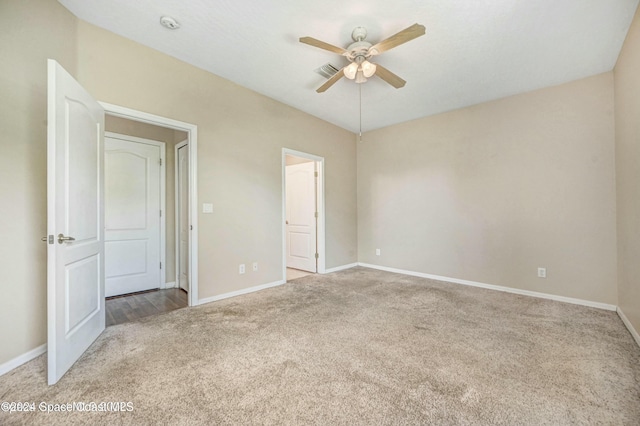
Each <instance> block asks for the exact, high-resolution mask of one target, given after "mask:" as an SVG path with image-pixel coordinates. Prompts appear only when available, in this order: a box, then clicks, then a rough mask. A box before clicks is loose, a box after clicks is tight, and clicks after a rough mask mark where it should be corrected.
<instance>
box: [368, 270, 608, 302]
mask: <svg viewBox="0 0 640 426" xmlns="http://www.w3.org/2000/svg"><path fill="white" fill-rule="evenodd" d="M358 265H359V266H364V267H365V268H371V269H379V270H381V271H387V272H395V273H397V274H404V275H411V276H414V277H420V278H429V279H432V280H438V281H446V282H450V283H455V284H462V285H468V286H472V287H480V288H486V289H489V290H497V291H504V292H506V293H514V294H520V295H523V296H531V297H538V298H540V299H549V300H555V301H557V302H565V303H571V304H574V305H582V306H588V307H590V308H598V309H604V310H607V311H615V310H616V308H617V306H616V305H610V304H608V303H600V302H592V301H590V300H582V299H574V298H573V297H565V296H556V295H555V294H548V293H539V292H537V291H529V290H520V289H517V288H511V287H503V286H499V285H493V284H485V283H480V282H476V281H468V280H461V279H458V278H450V277H443V276H440V275H432V274H425V273H422V272H414V271H407V270H404V269H396V268H388V267H386V266H379V265H372V264H369V263H358Z"/></svg>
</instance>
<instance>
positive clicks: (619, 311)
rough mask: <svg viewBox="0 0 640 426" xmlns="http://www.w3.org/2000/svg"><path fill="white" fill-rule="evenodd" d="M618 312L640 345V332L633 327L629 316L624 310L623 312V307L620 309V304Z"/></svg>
mask: <svg viewBox="0 0 640 426" xmlns="http://www.w3.org/2000/svg"><path fill="white" fill-rule="evenodd" d="M616 312H617V313H618V316H619V317H620V319H621V320H622V322H623V323H624V325H625V326H626V327H627V330H629V333H631V335H632V336H633V339H634V340H635V341H636V343H637V344H638V346H640V334H638V332H637V331H636V329H635V328H633V325H632V324H631V321H629V318H627V316H626V315H625V314H624V312H622V309H620V306H618V309H616Z"/></svg>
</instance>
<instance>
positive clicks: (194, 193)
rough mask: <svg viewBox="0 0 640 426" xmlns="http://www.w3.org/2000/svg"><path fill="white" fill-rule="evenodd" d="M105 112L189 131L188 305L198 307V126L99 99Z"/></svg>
mask: <svg viewBox="0 0 640 426" xmlns="http://www.w3.org/2000/svg"><path fill="white" fill-rule="evenodd" d="M98 103H99V104H100V105H101V106H102V107H103V108H104V110H105V113H107V114H109V115H113V116H116V117H121V118H126V119H128V120H133V121H140V122H142V123H148V124H153V125H156V126H162V127H169V128H171V129H175V130H181V131H183V132H186V133H187V135H188V136H187V140H188V141H189V166H190V169H189V221H190V223H189V224H190V226H191V227H192V228H193V229H192V230H191V234H190V238H189V266H190V268H189V271H190V272H189V306H196V305H197V304H198V303H199V301H198V126H197V125H195V124H190V123H186V122H183V121H178V120H173V119H171V118H166V117H161V116H159V115H154V114H149V113H146V112H142V111H136V110H134V109H131V108H126V107H122V106H119V105H113V104H109V103H106V102H98Z"/></svg>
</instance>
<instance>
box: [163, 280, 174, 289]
mask: <svg viewBox="0 0 640 426" xmlns="http://www.w3.org/2000/svg"><path fill="white" fill-rule="evenodd" d="M175 287H176V282H175V281H171V282H170V283H165V288H175Z"/></svg>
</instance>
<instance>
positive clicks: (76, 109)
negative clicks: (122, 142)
mask: <svg viewBox="0 0 640 426" xmlns="http://www.w3.org/2000/svg"><path fill="white" fill-rule="evenodd" d="M47 68H48V101H47V102H48V130H47V132H48V134H47V165H48V167H47V230H48V246H47V247H48V249H47V333H48V336H47V362H48V382H49V384H50V385H51V384H54V383H56V382H57V381H58V380H59V379H60V378H61V377H62V376H63V375H64V373H65V372H66V371H67V370H68V369H69V368H70V367H71V366H72V365H73V363H74V362H75V361H76V360H77V359H78V358H80V356H81V355H82V353H83V352H84V351H85V350H86V349H87V348H88V347H89V346H90V345H91V343H92V342H93V341H94V340H95V339H96V338H97V337H98V336H99V335H100V333H101V332H102V331H103V330H104V327H105V311H104V230H103V227H104V226H103V225H104V221H103V218H104V215H103V211H104V210H103V205H104V201H103V194H104V192H103V184H104V181H103V176H104V174H103V172H104V168H103V165H104V156H103V135H104V110H103V109H102V107H101V106H100V105H99V104H98V103H97V102H96V101H95V100H93V99H92V98H91V96H90V95H89V94H88V93H87V92H86V91H85V90H84V89H83V88H82V87H81V86H80V85H79V84H78V83H77V82H76V81H75V80H74V79H73V77H71V75H69V74H68V73H67V72H66V71H65V70H64V69H63V68H62V67H61V66H60V65H59V64H58V63H57V62H56V61H54V60H51V59H49V61H48V64H47Z"/></svg>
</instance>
